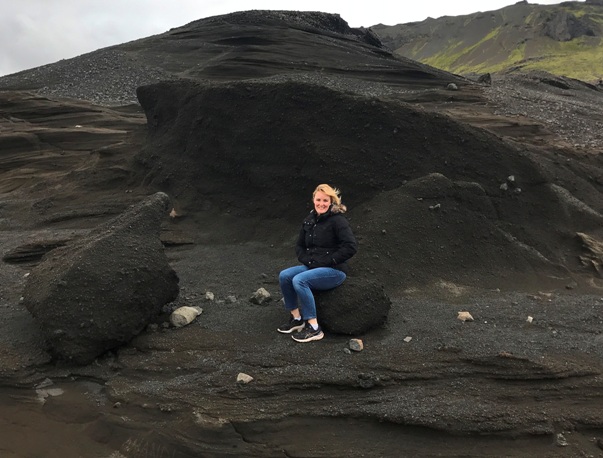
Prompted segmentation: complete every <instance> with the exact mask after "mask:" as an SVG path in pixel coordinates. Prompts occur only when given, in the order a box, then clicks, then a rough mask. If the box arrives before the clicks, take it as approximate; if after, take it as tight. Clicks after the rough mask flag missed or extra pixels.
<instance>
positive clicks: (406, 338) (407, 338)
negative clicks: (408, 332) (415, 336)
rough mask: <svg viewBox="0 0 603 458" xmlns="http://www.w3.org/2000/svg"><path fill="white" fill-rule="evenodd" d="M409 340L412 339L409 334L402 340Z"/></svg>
mask: <svg viewBox="0 0 603 458" xmlns="http://www.w3.org/2000/svg"><path fill="white" fill-rule="evenodd" d="M411 340H412V337H410V336H406V337H404V342H406V343H408V342H410V341H411Z"/></svg>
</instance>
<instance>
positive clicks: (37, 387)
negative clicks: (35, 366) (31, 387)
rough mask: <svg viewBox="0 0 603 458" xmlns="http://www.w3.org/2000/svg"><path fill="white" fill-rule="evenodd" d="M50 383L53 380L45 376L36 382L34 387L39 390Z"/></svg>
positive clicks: (51, 383)
mask: <svg viewBox="0 0 603 458" xmlns="http://www.w3.org/2000/svg"><path fill="white" fill-rule="evenodd" d="M51 385H53V381H52V380H50V379H49V378H45V379H44V380H42V381H41V382H40V383H38V384H37V385H36V389H37V390H41V389H42V388H48V387H49V386H51Z"/></svg>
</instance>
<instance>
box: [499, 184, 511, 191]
mask: <svg viewBox="0 0 603 458" xmlns="http://www.w3.org/2000/svg"><path fill="white" fill-rule="evenodd" d="M500 189H501V191H507V190H508V189H509V185H508V184H507V183H503V184H501V185H500Z"/></svg>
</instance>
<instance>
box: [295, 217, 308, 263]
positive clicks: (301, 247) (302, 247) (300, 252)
mask: <svg viewBox="0 0 603 458" xmlns="http://www.w3.org/2000/svg"><path fill="white" fill-rule="evenodd" d="M295 254H296V255H297V259H298V261H299V262H301V263H302V264H305V265H306V266H307V265H309V264H310V256H308V253H306V233H305V231H304V227H303V225H302V228H301V229H300V231H299V236H298V237H297V242H296V243H295Z"/></svg>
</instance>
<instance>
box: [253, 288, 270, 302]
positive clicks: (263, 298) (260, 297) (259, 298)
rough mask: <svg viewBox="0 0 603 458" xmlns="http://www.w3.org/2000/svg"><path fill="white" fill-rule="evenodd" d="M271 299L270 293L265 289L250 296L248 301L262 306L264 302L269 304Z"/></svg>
mask: <svg viewBox="0 0 603 458" xmlns="http://www.w3.org/2000/svg"><path fill="white" fill-rule="evenodd" d="M271 299H272V297H271V296H270V293H269V292H268V291H266V289H265V288H260V289H258V290H257V291H256V292H255V293H253V294H252V295H251V297H250V298H249V300H250V301H251V302H253V303H254V304H258V305H262V304H263V303H264V302H269V301H270V300H271Z"/></svg>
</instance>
